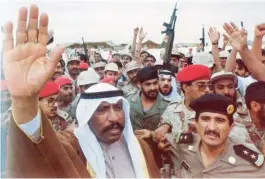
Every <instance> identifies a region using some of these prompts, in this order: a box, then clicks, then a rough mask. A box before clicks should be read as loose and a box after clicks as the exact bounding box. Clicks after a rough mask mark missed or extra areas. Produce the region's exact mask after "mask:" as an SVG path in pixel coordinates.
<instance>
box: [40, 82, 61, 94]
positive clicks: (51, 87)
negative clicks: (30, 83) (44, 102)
mask: <svg viewBox="0 0 265 179" xmlns="http://www.w3.org/2000/svg"><path fill="white" fill-rule="evenodd" d="M57 93H59V86H58V85H57V84H56V83H54V82H52V81H48V82H47V83H46V84H45V86H44V87H43V88H42V90H41V91H40V93H39V97H40V98H45V97H48V96H52V95H54V94H57Z"/></svg>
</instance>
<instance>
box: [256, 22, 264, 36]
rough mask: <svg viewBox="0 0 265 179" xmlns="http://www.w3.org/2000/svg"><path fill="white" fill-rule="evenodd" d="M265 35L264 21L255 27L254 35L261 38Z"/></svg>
mask: <svg viewBox="0 0 265 179" xmlns="http://www.w3.org/2000/svg"><path fill="white" fill-rule="evenodd" d="M264 35H265V23H262V24H259V25H257V26H256V27H255V37H258V38H262V37H263V36H264Z"/></svg>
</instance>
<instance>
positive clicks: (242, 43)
mask: <svg viewBox="0 0 265 179" xmlns="http://www.w3.org/2000/svg"><path fill="white" fill-rule="evenodd" d="M224 29H225V31H226V33H227V34H228V35H226V34H225V36H226V37H227V38H228V39H229V43H230V44H231V45H232V46H233V47H234V48H235V49H236V50H237V51H238V52H239V53H240V55H241V57H242V60H243V61H244V63H245V65H246V66H247V68H248V70H249V71H250V72H251V74H252V76H253V77H254V78H255V79H256V80H258V81H265V65H264V64H262V63H261V61H260V60H258V59H257V57H256V56H255V55H254V54H253V53H252V52H251V51H250V50H249V49H248V46H247V32H246V30H245V29H243V28H242V29H241V30H239V29H238V27H237V26H236V25H235V24H234V23H230V24H228V23H225V24H224Z"/></svg>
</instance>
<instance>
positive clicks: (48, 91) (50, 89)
mask: <svg viewBox="0 0 265 179" xmlns="http://www.w3.org/2000/svg"><path fill="white" fill-rule="evenodd" d="M58 93H59V86H58V85H57V84H56V83H54V82H47V83H46V85H45V86H44V88H43V89H42V90H41V92H40V94H39V105H40V109H41V110H42V111H43V113H44V114H45V115H47V117H48V118H49V119H50V122H51V124H52V126H53V128H54V130H56V131H63V130H65V129H67V128H75V120H74V119H73V118H71V116H70V115H69V114H68V113H67V112H65V111H62V110H58V109H57V105H58Z"/></svg>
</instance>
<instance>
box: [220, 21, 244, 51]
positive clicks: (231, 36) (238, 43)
mask: <svg viewBox="0 0 265 179" xmlns="http://www.w3.org/2000/svg"><path fill="white" fill-rule="evenodd" d="M223 27H224V30H225V31H226V33H227V34H228V35H227V34H224V37H225V38H227V39H228V41H229V43H230V44H231V45H232V46H233V47H234V48H235V49H236V50H238V51H241V50H242V49H244V48H245V47H247V32H246V30H245V29H244V28H242V29H241V30H239V29H238V27H237V26H236V25H235V24H234V23H232V22H231V23H230V24H228V23H225V24H224V26H223Z"/></svg>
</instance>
